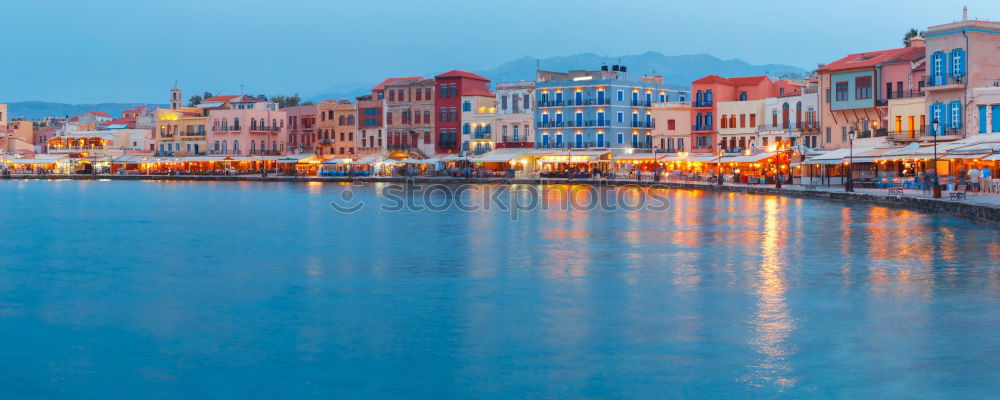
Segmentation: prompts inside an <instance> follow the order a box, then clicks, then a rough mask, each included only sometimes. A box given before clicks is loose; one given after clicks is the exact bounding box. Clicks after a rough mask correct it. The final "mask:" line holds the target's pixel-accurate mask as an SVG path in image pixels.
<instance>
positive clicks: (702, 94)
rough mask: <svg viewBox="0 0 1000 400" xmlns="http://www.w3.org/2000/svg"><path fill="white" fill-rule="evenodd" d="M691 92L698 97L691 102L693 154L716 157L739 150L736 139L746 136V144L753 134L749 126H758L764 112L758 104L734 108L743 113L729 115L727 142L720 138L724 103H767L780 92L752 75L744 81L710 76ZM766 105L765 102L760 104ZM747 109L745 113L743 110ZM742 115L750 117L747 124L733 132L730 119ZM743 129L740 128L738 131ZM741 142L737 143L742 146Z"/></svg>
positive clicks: (695, 84)
mask: <svg viewBox="0 0 1000 400" xmlns="http://www.w3.org/2000/svg"><path fill="white" fill-rule="evenodd" d="M691 91H692V92H693V93H694V97H693V99H692V103H691V120H692V126H691V142H692V143H691V152H693V153H710V154H715V153H717V152H719V151H724V150H726V149H735V148H737V147H738V146H736V145H734V142H733V139H734V138H736V137H737V136H740V135H742V136H743V138H744V140H745V142H746V141H747V140H746V139H748V138H749V136H750V135H749V133H747V132H745V130H746V128H745V127H746V126H751V125H756V123H757V121H758V120H759V119H760V116H761V115H760V114H761V113H762V112H763V109H762V108H760V107H759V106H758V105H757V103H754V105H753V106H749V105H743V106H740V105H733V107H736V108H738V109H739V110H736V109H734V110H727V112H729V113H730V114H727V115H726V118H727V122H726V126H727V133H731V135H729V137H727V138H725V139H726V140H725V141H723V140H722V139H723V138H721V137H720V136H719V129H720V128H719V126H720V123H721V117H720V114H719V103H720V102H746V101H755V100H763V99H765V98H768V97H774V96H777V95H778V94H779V93H781V90H780V89H777V88H776V87H775V84H774V83H773V82H771V80H770V79H769V78H768V77H766V76H750V77H743V78H729V79H727V78H723V77H720V76H716V75H709V76H706V77H704V78H701V79H698V80H696V81H694V82H692V83H691ZM760 105H762V103H761V104H760ZM743 108H745V110H744V109H743ZM737 111H739V112H741V113H742V115H745V116H746V117H745V118H744V120H745V121H746V124H745V125H744V128H742V129H743V130H739V131H737V130H733V131H729V130H728V129H729V128H728V126H729V125H730V124H729V119H730V118H731V117H732V116H733V115H735V114H736V113H737ZM737 129H739V128H737ZM738 143H739V141H738V139H737V141H736V142H735V144H737V145H738Z"/></svg>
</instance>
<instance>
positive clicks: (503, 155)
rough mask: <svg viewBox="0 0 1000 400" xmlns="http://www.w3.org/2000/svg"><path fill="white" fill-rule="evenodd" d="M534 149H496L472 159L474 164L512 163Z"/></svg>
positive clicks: (470, 159)
mask: <svg viewBox="0 0 1000 400" xmlns="http://www.w3.org/2000/svg"><path fill="white" fill-rule="evenodd" d="M531 151H532V149H496V150H493V151H491V152H489V153H486V154H483V155H481V156H479V157H471V158H469V161H472V162H501V163H505V162H510V160H513V159H515V158H518V157H520V156H523V155H525V154H528V153H530V152H531Z"/></svg>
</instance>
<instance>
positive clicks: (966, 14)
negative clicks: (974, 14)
mask: <svg viewBox="0 0 1000 400" xmlns="http://www.w3.org/2000/svg"><path fill="white" fill-rule="evenodd" d="M968 20H969V6H962V21H968Z"/></svg>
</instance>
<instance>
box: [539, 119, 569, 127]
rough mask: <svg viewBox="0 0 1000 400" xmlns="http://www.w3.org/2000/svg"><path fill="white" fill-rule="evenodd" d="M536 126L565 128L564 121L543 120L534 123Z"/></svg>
mask: <svg viewBox="0 0 1000 400" xmlns="http://www.w3.org/2000/svg"><path fill="white" fill-rule="evenodd" d="M535 127H537V128H565V127H566V122H565V121H544V122H539V123H537V124H535Z"/></svg>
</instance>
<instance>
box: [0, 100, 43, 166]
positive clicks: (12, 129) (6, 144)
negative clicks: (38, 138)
mask: <svg viewBox="0 0 1000 400" xmlns="http://www.w3.org/2000/svg"><path fill="white" fill-rule="evenodd" d="M4 106H5V107H6V105H4ZM0 112H2V113H3V114H4V116H3V117H2V118H6V114H7V113H6V110H5V109H3V108H0ZM34 139H35V123H34V122H33V121H26V120H20V119H19V120H12V121H5V120H2V119H0V153H7V154H12V153H21V154H30V153H34V152H35V142H34Z"/></svg>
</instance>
